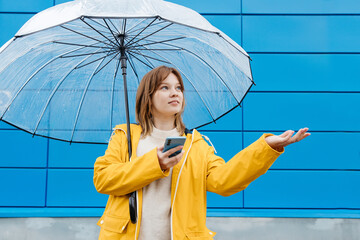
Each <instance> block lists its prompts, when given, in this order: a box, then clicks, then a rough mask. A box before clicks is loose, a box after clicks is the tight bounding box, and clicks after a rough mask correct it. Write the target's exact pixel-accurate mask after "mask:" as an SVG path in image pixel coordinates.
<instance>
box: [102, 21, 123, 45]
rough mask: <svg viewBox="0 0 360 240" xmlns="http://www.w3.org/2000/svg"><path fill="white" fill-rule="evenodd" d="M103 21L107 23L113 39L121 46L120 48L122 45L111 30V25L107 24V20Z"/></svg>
mask: <svg viewBox="0 0 360 240" xmlns="http://www.w3.org/2000/svg"><path fill="white" fill-rule="evenodd" d="M103 20H104V22H105V24H106V26H107V28H108V29H109V30H110V32H111V34H112V35H113V37H114V39H115V41H116V42H117V43H118V44H119V45H118V46H120V45H121V44H120V43H119V40H118V39H117V37H115V34H114V32H113V31H112V30H111V28H110V26H109V24H107V22H106V19H105V18H103ZM110 22H111V21H110ZM113 26H114V24H113ZM115 29H116V28H115Z"/></svg>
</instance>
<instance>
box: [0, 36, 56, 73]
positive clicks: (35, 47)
mask: <svg viewBox="0 0 360 240" xmlns="http://www.w3.org/2000/svg"><path fill="white" fill-rule="evenodd" d="M52 42H53V41H48V42H44V43H40V44H38V45H36V46H34V47H32V48H30V49H29V50H28V51H26V52H25V53H24V54H22V55H21V56H18V57H17V58H14V59H13V60H12V61H11V62H10V63H9V64H8V65H6V67H4V68H3V69H2V70H1V71H4V70H5V69H7V68H8V67H9V66H10V65H11V64H12V63H14V62H15V61H16V60H18V59H19V58H21V57H23V56H24V55H26V54H28V53H29V52H31V51H32V50H34V49H37V47H39V46H41V45H46V44H48V43H52Z"/></svg>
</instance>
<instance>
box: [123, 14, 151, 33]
mask: <svg viewBox="0 0 360 240" xmlns="http://www.w3.org/2000/svg"><path fill="white" fill-rule="evenodd" d="M146 20H148V19H147V18H145V19H144V20H142V21H140V22H138V23H137V24H136V25H134V26H133V27H131V28H129V29H128V32H127V33H130V32H133V31H131V30H132V29H134V28H135V27H137V26H139V25H140V24H141V23H143V22H145V21H146ZM138 30H139V29H136V30H134V31H138ZM127 35H128V34H127Z"/></svg>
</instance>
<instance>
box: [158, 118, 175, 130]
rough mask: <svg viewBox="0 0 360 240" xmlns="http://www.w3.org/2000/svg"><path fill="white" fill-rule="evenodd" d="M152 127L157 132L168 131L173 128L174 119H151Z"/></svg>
mask: <svg viewBox="0 0 360 240" xmlns="http://www.w3.org/2000/svg"><path fill="white" fill-rule="evenodd" d="M153 123H154V126H155V127H156V128H157V129H159V130H164V131H169V130H172V129H174V128H175V118H174V117H167V118H159V117H154V118H153Z"/></svg>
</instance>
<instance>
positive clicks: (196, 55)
mask: <svg viewBox="0 0 360 240" xmlns="http://www.w3.org/2000/svg"><path fill="white" fill-rule="evenodd" d="M184 51H186V52H188V53H190V54H193V55H194V56H196V57H197V58H199V59H200V60H201V61H202V62H204V63H205V64H206V65H207V66H208V67H210V69H211V70H212V71H213V72H214V73H215V74H216V75H217V76H218V77H219V78H220V80H221V81H222V82H223V84H224V85H225V87H226V88H227V89H228V90H229V92H230V93H231V95H232V96H233V97H234V98H235V100H236V102H237V103H238V104H239V105H240V102H239V100H238V99H237V98H236V96H235V94H234V93H233V91H232V90H231V89H230V87H229V86H228V85H227V83H226V82H225V80H224V79H223V78H222V77H221V76H220V74H219V73H218V72H217V71H216V70H215V69H214V68H213V67H212V66H211V65H210V64H209V63H208V62H206V61H205V60H204V59H202V58H201V57H200V56H198V55H197V54H196V53H193V52H192V51H190V50H187V49H184Z"/></svg>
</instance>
